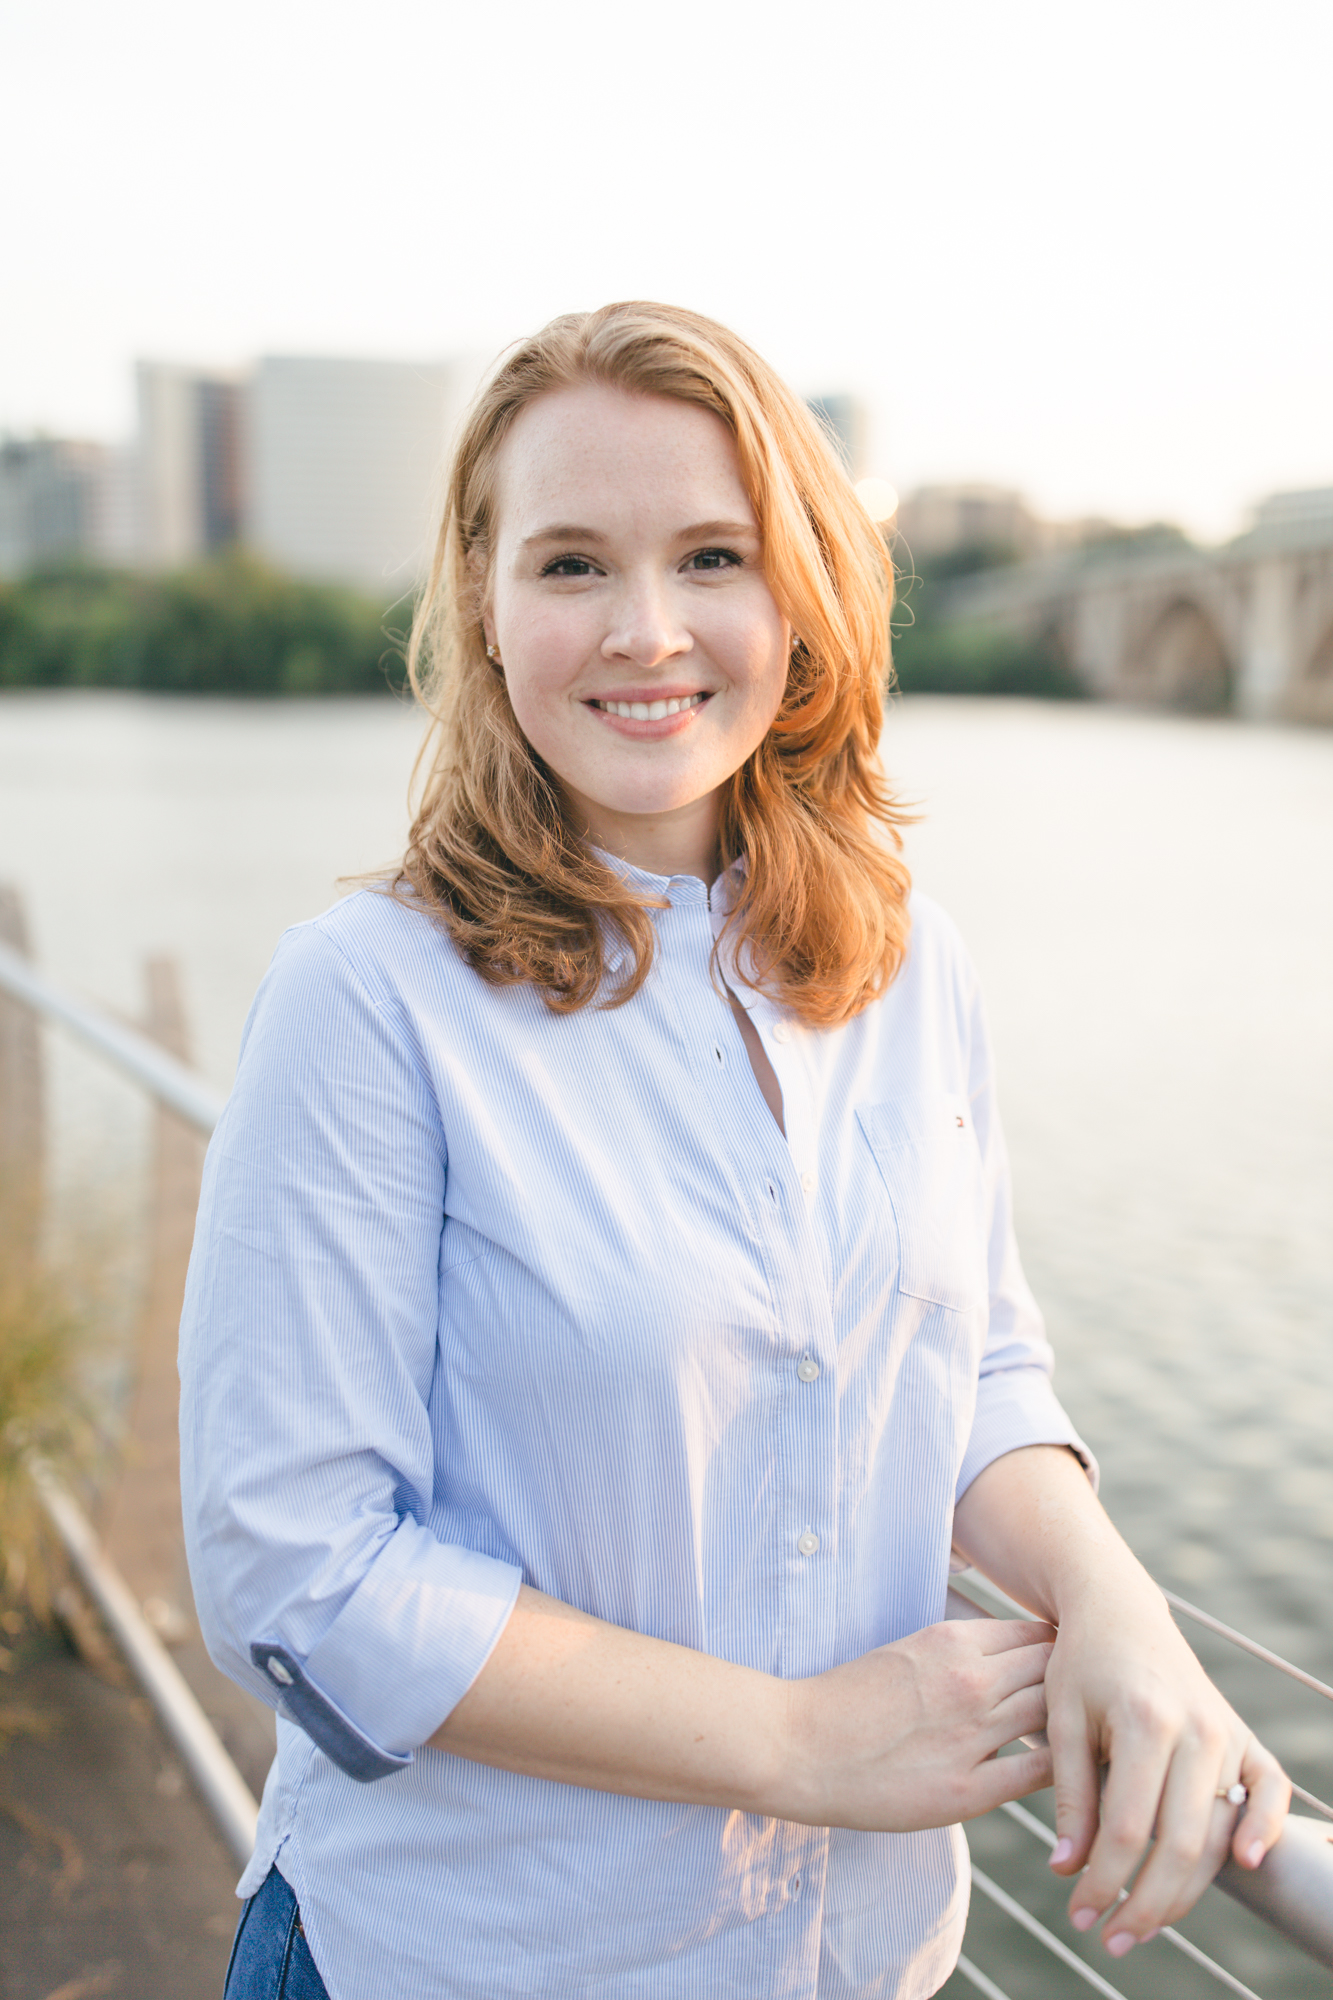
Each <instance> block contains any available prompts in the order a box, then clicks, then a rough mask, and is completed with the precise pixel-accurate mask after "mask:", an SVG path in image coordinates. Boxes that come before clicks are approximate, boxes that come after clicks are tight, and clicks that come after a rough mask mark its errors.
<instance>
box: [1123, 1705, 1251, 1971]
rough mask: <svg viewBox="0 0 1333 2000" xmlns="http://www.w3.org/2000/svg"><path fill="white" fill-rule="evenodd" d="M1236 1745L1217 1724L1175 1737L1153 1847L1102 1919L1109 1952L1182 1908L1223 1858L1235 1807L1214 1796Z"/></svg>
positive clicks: (1128, 1944) (1178, 1913)
mask: <svg viewBox="0 0 1333 2000" xmlns="http://www.w3.org/2000/svg"><path fill="white" fill-rule="evenodd" d="M1239 1748H1240V1746H1239V1744H1238V1743H1237V1742H1236V1741H1235V1739H1234V1738H1232V1737H1231V1736H1230V1735H1229V1733H1228V1732H1227V1731H1225V1730H1224V1729H1223V1728H1222V1727H1221V1726H1220V1725H1219V1726H1217V1727H1215V1728H1208V1729H1206V1730H1204V1729H1195V1730H1193V1731H1191V1732H1190V1733H1189V1734H1188V1735H1187V1736H1185V1737H1183V1738H1182V1739H1181V1740H1180V1741H1179V1742H1178V1743H1177V1744H1176V1746H1175V1751H1174V1754H1173V1756H1172V1758H1171V1764H1170V1768H1169V1770H1168V1771H1167V1776H1166V1784H1165V1786H1164V1787H1163V1790H1162V1797H1161V1803H1160V1805H1159V1807H1158V1811H1157V1825H1156V1828H1155V1838H1154V1842H1153V1847H1152V1851H1151V1853H1150V1854H1149V1856H1148V1858H1147V1860H1146V1861H1145V1862H1144V1864H1143V1867H1142V1868H1141V1869H1140V1870H1139V1875H1138V1880H1137V1881H1136V1882H1135V1884H1134V1888H1133V1891H1132V1893H1131V1894H1130V1896H1129V1899H1128V1901H1126V1902H1125V1903H1123V1904H1122V1905H1121V1906H1120V1908H1119V1909H1118V1910H1116V1911H1115V1912H1114V1913H1113V1915H1112V1916H1111V1918H1110V1920H1109V1922H1108V1924H1107V1929H1106V1948H1107V1950H1108V1951H1109V1952H1111V1953H1112V1955H1113V1956H1115V1957H1117V1958H1119V1957H1121V1956H1123V1954H1124V1953H1125V1952H1127V1951H1128V1950H1129V1949H1130V1947H1131V1946H1132V1945H1134V1944H1136V1943H1137V1942H1139V1941H1140V1940H1141V1939H1143V1938H1145V1937H1147V1936H1148V1934H1149V1933H1150V1932H1153V1931H1158V1930H1160V1929H1161V1927H1162V1925H1163V1924H1165V1923H1170V1922H1171V1921H1172V1920H1173V1919H1174V1918H1176V1917H1180V1916H1183V1915H1184V1914H1185V1911H1186V1910H1187V1909H1188V1908H1189V1906H1190V1904H1191V1903H1192V1902H1193V1901H1194V1899H1195V1897H1196V1896H1198V1895H1200V1894H1201V1893H1202V1891H1203V1890H1204V1888H1205V1887H1206V1886H1207V1884H1208V1882H1209V1881H1210V1880H1211V1879H1212V1876H1213V1875H1215V1874H1216V1873H1217V1870H1218V1869H1219V1868H1220V1867H1221V1865H1222V1863H1223V1861H1224V1860H1225V1859H1226V1851H1227V1835H1228V1834H1229V1832H1230V1831H1231V1815H1232V1814H1233V1813H1234V1812H1235V1807H1234V1806H1227V1805H1226V1803H1225V1801H1224V1800H1220V1799H1219V1798H1218V1796H1217V1793H1218V1780H1219V1775H1220V1773H1221V1772H1222V1771H1224V1770H1225V1769H1226V1767H1227V1765H1228V1764H1230V1765H1231V1768H1232V1769H1234V1768H1235V1764H1236V1762H1237V1761H1238V1758H1239ZM1113 1768H1114V1767H1113ZM1108 1789H1109V1788H1108Z"/></svg>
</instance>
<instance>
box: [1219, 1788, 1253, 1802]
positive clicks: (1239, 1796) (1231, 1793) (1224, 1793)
mask: <svg viewBox="0 0 1333 2000" xmlns="http://www.w3.org/2000/svg"><path fill="white" fill-rule="evenodd" d="M1217 1796H1218V1798H1219V1799H1225V1800H1226V1802H1227V1804H1228V1805H1229V1806H1243V1805H1244V1804H1245V1801H1246V1800H1247V1799H1248V1798H1249V1796H1250V1794H1249V1790H1248V1788H1247V1787H1246V1786H1245V1785H1241V1784H1235V1785H1224V1786H1223V1788H1222V1790H1221V1791H1220V1792H1219V1793H1218V1794H1217Z"/></svg>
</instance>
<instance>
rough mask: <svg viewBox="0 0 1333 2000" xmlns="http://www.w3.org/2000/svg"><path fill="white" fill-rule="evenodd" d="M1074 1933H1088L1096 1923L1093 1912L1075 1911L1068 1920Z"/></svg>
mask: <svg viewBox="0 0 1333 2000" xmlns="http://www.w3.org/2000/svg"><path fill="white" fill-rule="evenodd" d="M1069 1921H1070V1923H1071V1924H1072V1925H1073V1926H1074V1929H1075V1930H1076V1931H1090V1930H1091V1929H1092V1927H1093V1925H1094V1924H1095V1923H1096V1921H1097V1912H1096V1911H1095V1910H1075V1911H1074V1914H1073V1915H1072V1916H1071V1917H1070V1919H1069Z"/></svg>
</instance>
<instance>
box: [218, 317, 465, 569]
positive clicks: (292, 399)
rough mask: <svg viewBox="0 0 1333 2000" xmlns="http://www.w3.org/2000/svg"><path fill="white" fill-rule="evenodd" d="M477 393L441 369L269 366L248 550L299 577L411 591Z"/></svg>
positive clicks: (254, 444) (250, 412)
mask: <svg viewBox="0 0 1333 2000" xmlns="http://www.w3.org/2000/svg"><path fill="white" fill-rule="evenodd" d="M470 387H471V381H470V376H469V375H468V374H466V373H465V372H464V371H462V370H461V369H460V368H458V367H453V366H450V365H448V364H445V363H439V362H422V363H413V362H406V361H353V360H335V359H331V358H323V359H318V358H301V357H297V356H286V355H270V356H267V357H266V358H265V359H263V360H262V361H260V362H259V364H258V366H257V368H256V370H255V373H254V375H253V377H252V379H251V381H250V384H249V387H248V391H247V409H246V467H247V478H248V493H247V504H246V509H245V537H244V538H245V540H246V542H247V544H248V545H249V546H250V547H251V548H253V549H255V550H256V551H257V552H258V553H259V554H260V555H262V556H264V557H266V558H267V559H268V560H269V561H270V562H272V563H274V564H276V565H277V566H278V567H279V568H281V569H284V570H288V571H290V572H291V573H292V574H293V575H296V576H308V577H322V578H326V579H330V580H336V581H339V582H344V583H354V584H357V585H359V586H360V587H361V588H362V589H364V590H368V591H372V592H374V593H376V594H377V595H379V596H381V597H386V598H391V597H393V596H394V595H395V594H396V593H397V592H399V591H402V590H406V589H407V588H409V587H410V586H411V585H412V584H413V583H415V582H416V581H417V579H418V578H419V577H420V576H421V575H422V573H423V572H424V571H425V569H426V568H427V566H428V563H429V557H430V549H431V540H432V536H433V533H434V527H435V521H436V517H437V515H438V511H439V505H440V500H441V485H442V474H443V467H444V459H445V453H446V450H447V447H448V441H449V435H450V432H451V430H452V428H453V424H454V422H455V421H456V419H457V416H458V414H459V411H460V407H461V403H462V400H463V396H464V394H465V393H466V391H467V389H469V388H470Z"/></svg>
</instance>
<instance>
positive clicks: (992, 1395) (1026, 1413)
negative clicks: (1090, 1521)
mask: <svg viewBox="0 0 1333 2000" xmlns="http://www.w3.org/2000/svg"><path fill="white" fill-rule="evenodd" d="M1033 1444H1056V1445H1060V1444H1063V1445H1068V1447H1069V1449H1070V1450H1071V1451H1072V1452H1073V1453H1074V1454H1075V1456H1076V1457H1077V1458H1078V1459H1079V1460H1080V1461H1081V1463H1082V1465H1083V1469H1084V1471H1085V1472H1086V1473H1087V1475H1088V1478H1089V1480H1090V1481H1091V1484H1092V1490H1093V1492H1094V1493H1095V1492H1096V1491H1097V1484H1098V1481H1099V1479H1100V1476H1101V1474H1100V1470H1099V1467H1098V1465H1097V1460H1096V1458H1095V1457H1094V1456H1093V1454H1092V1453H1091V1452H1090V1451H1089V1450H1088V1447H1087V1445H1086V1444H1084V1442H1083V1440H1082V1438H1081V1437H1080V1436H1079V1434H1078V1432H1077V1431H1076V1430H1075V1429H1074V1426H1073V1425H1072V1424H1071V1423H1070V1421H1069V1418H1068V1417H1067V1416H1066V1415H1065V1412H1064V1410H1063V1408H1062V1407H1061V1404H1060V1402H1059V1399H1058V1398H1057V1396H1056V1394H1055V1391H1054V1389H1052V1387H1051V1380H1050V1377H1049V1375H1048V1374H1047V1373H1046V1370H1045V1369H1044V1368H1042V1367H1039V1366H1037V1365H1035V1364H1034V1365H1033V1366H1032V1367H1029V1368H1006V1369H1003V1370H1000V1371H997V1373H995V1374H993V1375H983V1377H982V1378H981V1383H980V1386H979V1388H978V1392H977V1409H976V1416H975V1417H974V1418H973V1422H972V1435H971V1436H970V1438H969V1439H968V1441H967V1450H966V1452H965V1453H964V1454H963V1463H962V1466H961V1468H960V1470H959V1474H958V1484H957V1486H956V1488H955V1490H954V1501H955V1504H956V1503H957V1502H958V1501H959V1500H961V1499H962V1497H963V1495H964V1494H965V1493H966V1491H967V1489H968V1487H969V1486H970V1485H971V1484H972V1481H973V1480H974V1479H976V1478H977V1477H978V1475H979V1474H980V1473H983V1472H984V1471H985V1470H986V1467H987V1466H988V1465H991V1464H993V1463H994V1461H995V1460H996V1459H997V1458H1003V1457H1004V1455H1005V1453H1006V1452H1010V1451H1022V1450H1023V1449H1024V1447H1025V1446H1027V1445H1033Z"/></svg>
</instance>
